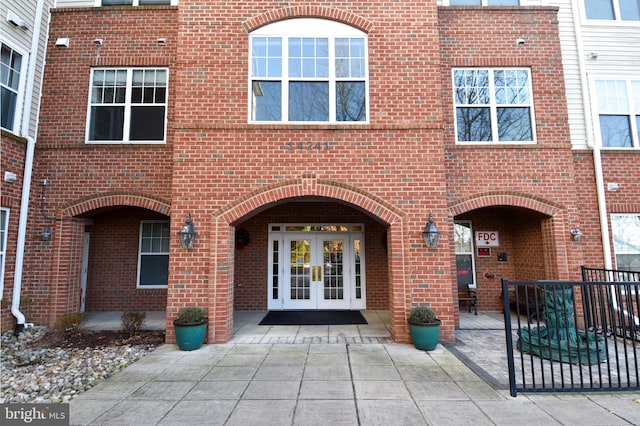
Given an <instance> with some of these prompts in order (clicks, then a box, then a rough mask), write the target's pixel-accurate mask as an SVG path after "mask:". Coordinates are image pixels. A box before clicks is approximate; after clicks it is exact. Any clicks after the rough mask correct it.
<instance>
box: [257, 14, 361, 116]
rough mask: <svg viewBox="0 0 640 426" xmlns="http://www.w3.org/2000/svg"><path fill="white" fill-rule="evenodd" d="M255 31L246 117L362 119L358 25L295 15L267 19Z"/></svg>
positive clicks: (359, 32)
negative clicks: (352, 25) (281, 18)
mask: <svg viewBox="0 0 640 426" xmlns="http://www.w3.org/2000/svg"><path fill="white" fill-rule="evenodd" d="M254 34H255V35H254V36H253V37H252V38H251V72H250V74H251V79H252V82H251V90H252V94H251V102H252V104H251V111H250V116H251V118H250V119H251V120H254V121H285V122H354V121H356V122H357V121H365V120H366V119H367V113H366V110H367V103H366V102H367V96H366V91H367V88H366V87H367V86H366V74H367V71H366V38H365V36H364V34H363V33H362V32H361V31H358V30H356V29H355V28H353V27H349V26H347V25H344V24H341V23H338V22H334V21H329V20H320V19H307V18H300V19H291V20H288V21H281V22H277V23H273V24H270V25H267V26H265V27H262V28H260V29H258V30H256V32H255V33H254ZM282 34H285V35H282ZM327 34H341V35H342V36H341V37H337V36H328V35H327ZM351 34H353V36H347V35H351ZM360 34H362V35H360Z"/></svg>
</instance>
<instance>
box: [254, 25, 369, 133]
mask: <svg viewBox="0 0 640 426" xmlns="http://www.w3.org/2000/svg"><path fill="white" fill-rule="evenodd" d="M254 37H277V38H281V41H282V43H281V44H282V56H281V62H282V70H281V75H280V76H278V77H264V76H256V77H253V75H252V68H253V67H254V63H253V62H254V61H253V51H252V50H253V49H252V46H253V38H254ZM290 37H291V38H294V37H295V38H298V37H303V38H327V39H328V41H329V61H328V62H329V66H328V68H329V77H328V78H315V77H314V78H294V77H289V72H288V71H289V69H288V60H289V56H288V39H289V38H290ZM337 38H361V39H362V40H363V42H364V76H363V77H354V78H342V77H340V78H337V77H336V75H335V40H336V39H337ZM368 51H369V48H368V36H367V34H366V33H364V32H362V31H360V30H358V29H356V28H354V27H351V26H349V25H346V24H342V23H339V22H336V21H331V20H327V19H319V18H296V19H287V20H284V21H278V22H274V23H272V24H269V25H265V26H263V27H261V28H258V29H257V30H255V31H253V32H252V33H251V34H249V61H248V62H249V69H248V73H247V75H248V76H249V78H248V79H247V81H248V90H247V93H248V99H247V101H248V108H247V109H248V116H247V119H248V122H249V123H251V124H275V123H281V124H340V125H345V126H349V125H362V124H368V123H369V102H370V96H369V53H368ZM258 80H259V81H274V82H280V83H281V120H272V121H261V120H254V119H253V113H254V111H253V109H254V104H255V102H254V90H253V87H254V86H253V83H254V81H256V82H257V81H258ZM294 81H306V82H313V81H319V82H320V81H328V83H329V119H328V120H327V121H289V120H288V117H289V110H288V107H289V92H288V88H289V83H290V82H294ZM338 81H339V82H344V81H347V82H348V81H353V82H364V96H365V119H364V120H362V121H337V120H336V100H335V99H336V94H335V91H336V83H337V82H338Z"/></svg>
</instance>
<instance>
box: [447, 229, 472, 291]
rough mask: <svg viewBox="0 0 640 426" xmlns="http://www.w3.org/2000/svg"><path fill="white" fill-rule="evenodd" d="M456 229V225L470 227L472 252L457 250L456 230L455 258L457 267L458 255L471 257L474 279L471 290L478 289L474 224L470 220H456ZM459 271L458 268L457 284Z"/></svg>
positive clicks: (455, 234)
mask: <svg viewBox="0 0 640 426" xmlns="http://www.w3.org/2000/svg"><path fill="white" fill-rule="evenodd" d="M453 223H454V228H455V225H456V224H466V225H469V240H470V241H469V244H470V246H471V251H458V248H457V244H456V241H455V240H456V238H457V235H458V234H457V233H456V232H455V229H454V233H453V238H454V242H453V247H454V251H455V256H456V265H457V256H458V255H465V256H467V255H469V256H471V278H472V279H473V283H472V284H469V288H476V286H477V281H476V256H475V247H474V241H473V223H472V222H471V221H470V220H454V222H453ZM457 271H458V268H457V267H456V282H457Z"/></svg>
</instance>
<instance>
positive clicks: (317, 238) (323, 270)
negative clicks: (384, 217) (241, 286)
mask: <svg viewBox="0 0 640 426" xmlns="http://www.w3.org/2000/svg"><path fill="white" fill-rule="evenodd" d="M356 226H357V228H356V229H358V230H361V225H356ZM276 228H277V229H282V228H281V227H280V226H279V225H276ZM301 228H302V229H305V231H304V232H295V231H296V230H299V229H301ZM272 229H273V225H272ZM335 229H339V230H342V232H331V230H335ZM351 229H353V225H344V226H342V227H336V226H335V225H322V226H312V225H307V226H300V225H291V226H289V227H287V226H285V227H284V230H285V232H278V233H272V235H271V252H270V263H271V276H270V283H269V295H270V297H269V301H268V306H269V309H364V308H365V297H364V266H363V260H364V259H363V244H362V243H363V241H362V239H363V233H362V232H350V230H351ZM287 230H291V231H290V232H286V231H287Z"/></svg>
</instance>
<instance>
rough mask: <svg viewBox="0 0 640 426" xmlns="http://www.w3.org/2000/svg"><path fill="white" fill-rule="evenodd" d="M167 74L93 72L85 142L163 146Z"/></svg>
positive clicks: (153, 71)
mask: <svg viewBox="0 0 640 426" xmlns="http://www.w3.org/2000/svg"><path fill="white" fill-rule="evenodd" d="M168 74H169V71H168V70H167V69H164V68H159V69H156V68H96V69H93V70H92V71H91V87H90V91H89V112H88V115H89V117H88V120H87V142H97V143H164V142H165V140H166V127H167V124H166V123H167V84H168V83H167V79H168Z"/></svg>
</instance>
